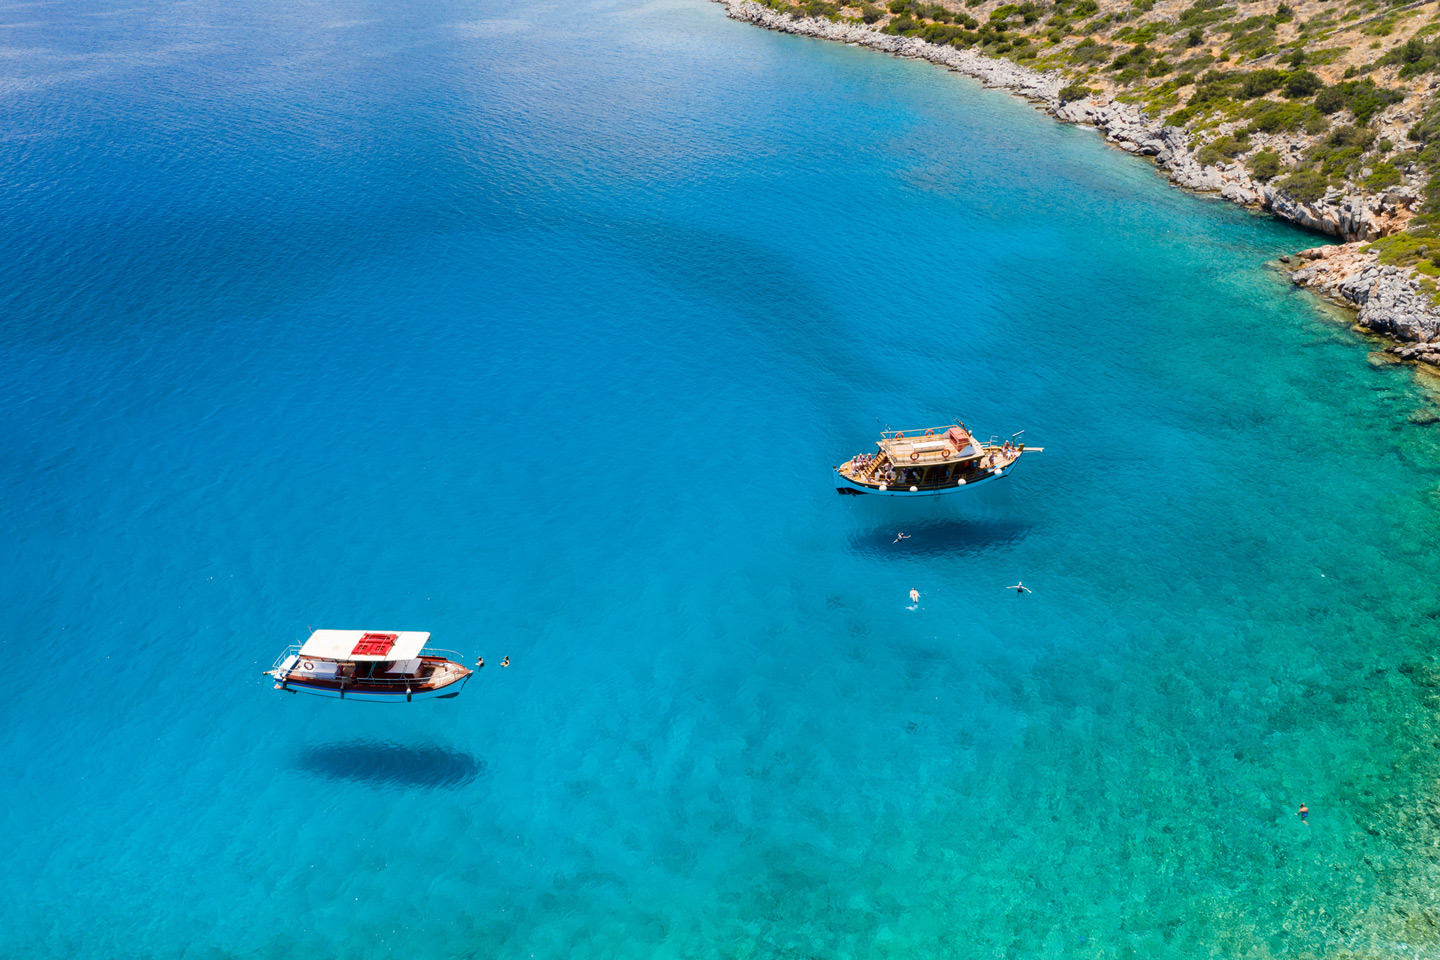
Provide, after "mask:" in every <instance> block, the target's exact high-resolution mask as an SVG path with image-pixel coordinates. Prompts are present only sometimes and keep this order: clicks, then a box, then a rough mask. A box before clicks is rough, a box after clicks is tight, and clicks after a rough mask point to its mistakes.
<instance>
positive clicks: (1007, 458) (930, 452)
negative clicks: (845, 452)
mask: <svg viewBox="0 0 1440 960" xmlns="http://www.w3.org/2000/svg"><path fill="white" fill-rule="evenodd" d="M1023 436H1024V431H1023V430H1022V431H1021V432H1020V433H1017V434H1014V435H1013V436H1012V437H1011V438H1010V439H1009V440H1006V441H1005V442H1004V443H1001V442H1000V440H999V438H997V437H991V438H990V439H989V441H986V442H982V441H980V440H978V439H976V438H975V436H974V435H973V434H972V433H971V432H970V430H969V429H968V428H967V427H966V426H965V424H963V423H961V422H960V421H958V420H957V421H955V423H953V424H947V425H945V426H943V427H929V428H925V429H920V430H886V431H884V432H882V433H881V434H880V439H879V440H877V441H876V442H875V446H877V447H879V448H880V450H879V452H878V453H868V454H857V455H856V456H854V457H851V458H850V459H849V460H848V461H846V462H845V463H843V464H841V465H840V466H838V467H835V468H834V469H835V490H836V492H837V493H842V494H848V495H853V496H859V495H860V494H862V493H878V494H880V495H882V496H886V497H934V496H939V495H941V494H945V493H955V492H956V491H957V490H964V489H965V488H967V487H973V486H975V484H977V483H984V482H985V481H987V480H994V479H996V478H997V477H1003V476H1005V475H1006V474H1008V473H1009V472H1010V470H1011V468H1012V467H1014V465H1015V461H1017V460H1019V459H1020V455H1021V454H1022V453H1024V452H1025V451H1026V447H1025V442H1024V440H1023V439H1022V438H1023ZM1029 449H1030V451H1031V452H1039V451H1040V450H1042V449H1044V448H1042V447H1030V448H1029Z"/></svg>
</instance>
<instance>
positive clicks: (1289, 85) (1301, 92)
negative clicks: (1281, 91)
mask: <svg viewBox="0 0 1440 960" xmlns="http://www.w3.org/2000/svg"><path fill="white" fill-rule="evenodd" d="M1324 86H1325V81H1324V80H1321V79H1320V78H1319V77H1317V76H1316V75H1315V74H1313V73H1311V72H1310V71H1309V70H1296V71H1295V72H1294V73H1292V74H1290V76H1289V78H1288V79H1287V80H1286V81H1285V96H1287V97H1289V98H1290V99H1291V100H1299V99H1301V98H1303V97H1308V96H1311V95H1313V94H1316V93H1318V92H1319V91H1320V88H1322V87H1324Z"/></svg>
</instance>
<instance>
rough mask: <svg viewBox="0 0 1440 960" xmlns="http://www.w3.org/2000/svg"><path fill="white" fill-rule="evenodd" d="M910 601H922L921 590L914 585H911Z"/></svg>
mask: <svg viewBox="0 0 1440 960" xmlns="http://www.w3.org/2000/svg"><path fill="white" fill-rule="evenodd" d="M910 602H911V603H919V602H920V591H919V590H916V589H915V588H914V587H911V588H910Z"/></svg>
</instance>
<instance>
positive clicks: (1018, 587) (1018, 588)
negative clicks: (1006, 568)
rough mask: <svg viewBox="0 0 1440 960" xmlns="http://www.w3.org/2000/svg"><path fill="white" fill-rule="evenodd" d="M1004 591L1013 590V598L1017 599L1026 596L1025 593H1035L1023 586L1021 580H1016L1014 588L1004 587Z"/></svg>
mask: <svg viewBox="0 0 1440 960" xmlns="http://www.w3.org/2000/svg"><path fill="white" fill-rule="evenodd" d="M1005 589H1006V590H1014V591H1015V596H1017V597H1019V596H1023V595H1024V594H1027V593H1034V592H1035V591H1033V590H1031V589H1030V588H1029V587H1027V586H1025V582H1024V581H1023V580H1017V581H1016V582H1015V586H1013V587H1006V588H1005Z"/></svg>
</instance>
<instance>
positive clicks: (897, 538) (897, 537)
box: [895, 533, 910, 543]
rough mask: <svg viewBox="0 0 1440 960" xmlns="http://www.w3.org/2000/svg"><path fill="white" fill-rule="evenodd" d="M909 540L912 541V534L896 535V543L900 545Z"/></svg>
mask: <svg viewBox="0 0 1440 960" xmlns="http://www.w3.org/2000/svg"><path fill="white" fill-rule="evenodd" d="M909 539H910V534H908V533H897V534H895V542H896V543H899V542H900V541H901V540H909Z"/></svg>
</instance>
